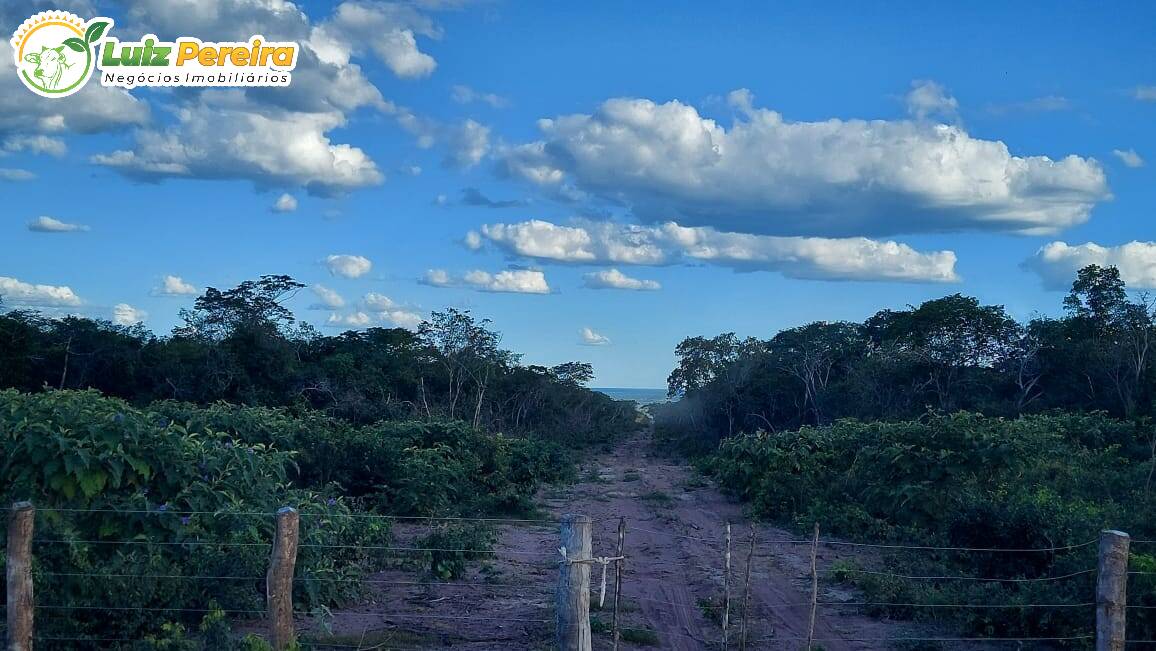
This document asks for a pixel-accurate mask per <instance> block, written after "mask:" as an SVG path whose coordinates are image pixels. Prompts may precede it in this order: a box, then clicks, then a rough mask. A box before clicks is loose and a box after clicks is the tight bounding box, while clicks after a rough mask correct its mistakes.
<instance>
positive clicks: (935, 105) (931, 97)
mask: <svg viewBox="0 0 1156 651" xmlns="http://www.w3.org/2000/svg"><path fill="white" fill-rule="evenodd" d="M904 102H905V104H906V105H907V114H908V115H910V116H911V117H913V118H916V119H917V120H926V119H927V118H929V117H933V116H938V117H943V118H946V119H948V120H953V119H955V118H956V117H957V115H958V112H959V102H958V101H956V99H955V98H954V97H952V96H951V95H950V94H948V92H947V89H946V88H944V87H943V85H942V84H939V83H936V82H934V81H930V80H927V79H917V80H915V81H913V82H911V90H909V91H908V92H907V96H906V97H905V98H904Z"/></svg>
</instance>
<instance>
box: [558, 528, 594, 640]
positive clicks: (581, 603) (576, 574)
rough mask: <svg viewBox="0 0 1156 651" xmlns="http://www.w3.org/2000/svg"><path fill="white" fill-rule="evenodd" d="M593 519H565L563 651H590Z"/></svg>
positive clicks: (560, 595) (560, 603)
mask: <svg viewBox="0 0 1156 651" xmlns="http://www.w3.org/2000/svg"><path fill="white" fill-rule="evenodd" d="M591 529H592V525H591V520H590V516H588V515H577V514H567V515H564V516H562V546H561V551H562V555H563V557H564V558H563V560H562V562H561V564H560V566H559V570H558V594H557V600H558V603H557V612H558V619H557V627H558V648H559V650H560V651H590V647H591V644H592V641H591V637H590V570H591V567H590V558H591V553H592V551H591V545H590V533H591Z"/></svg>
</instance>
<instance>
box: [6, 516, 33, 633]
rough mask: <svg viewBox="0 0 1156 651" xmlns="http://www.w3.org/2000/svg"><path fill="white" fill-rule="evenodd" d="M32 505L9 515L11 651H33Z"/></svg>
mask: <svg viewBox="0 0 1156 651" xmlns="http://www.w3.org/2000/svg"><path fill="white" fill-rule="evenodd" d="M35 516H36V509H34V508H32V503H31V502H16V503H15V504H13V505H12V511H10V512H9V513H8V556H7V566H6V569H7V572H6V576H5V579H6V580H7V587H8V595H7V599H8V601H7V602H6V603H7V604H8V651H32V614H33V611H34V609H35V605H36V604H35V602H34V601H33V596H32V524H33V521H34V520H35Z"/></svg>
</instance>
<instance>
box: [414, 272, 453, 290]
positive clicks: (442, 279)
mask: <svg viewBox="0 0 1156 651" xmlns="http://www.w3.org/2000/svg"><path fill="white" fill-rule="evenodd" d="M419 282H420V283H421V284H423V285H430V286H431V287H449V286H451V285H453V284H454V281H453V278H452V277H451V276H450V273H449V272H448V271H446V270H445V269H429V270H427V271H426V272H425V275H423V276H422V277H421V280H420V281H419Z"/></svg>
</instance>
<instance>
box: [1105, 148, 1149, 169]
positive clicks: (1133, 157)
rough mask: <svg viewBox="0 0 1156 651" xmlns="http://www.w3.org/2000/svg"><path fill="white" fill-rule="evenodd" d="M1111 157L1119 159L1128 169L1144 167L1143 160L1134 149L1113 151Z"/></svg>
mask: <svg viewBox="0 0 1156 651" xmlns="http://www.w3.org/2000/svg"><path fill="white" fill-rule="evenodd" d="M1112 155H1113V156H1115V157H1116V158H1119V159H1120V162H1122V163H1124V164H1125V165H1127V166H1128V167H1144V159H1143V158H1141V157H1140V154H1137V153H1136V150H1135V149H1128V150H1124V149H1113V150H1112Z"/></svg>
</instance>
